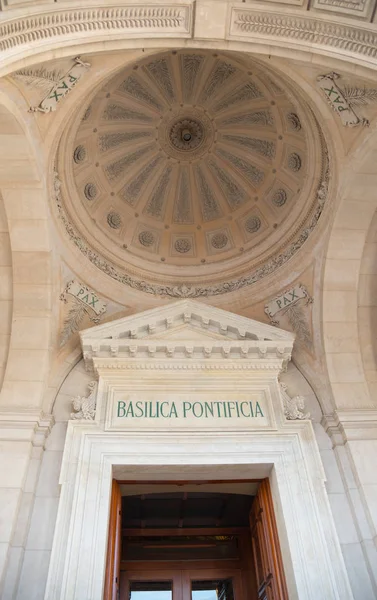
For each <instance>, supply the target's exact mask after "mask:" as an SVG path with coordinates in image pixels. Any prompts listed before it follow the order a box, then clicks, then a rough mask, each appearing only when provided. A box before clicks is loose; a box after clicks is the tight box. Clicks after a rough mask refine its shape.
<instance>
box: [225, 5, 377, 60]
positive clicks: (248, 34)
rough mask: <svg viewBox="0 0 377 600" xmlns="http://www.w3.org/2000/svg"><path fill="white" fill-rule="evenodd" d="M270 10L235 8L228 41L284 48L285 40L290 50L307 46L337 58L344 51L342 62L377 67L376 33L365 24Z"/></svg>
mask: <svg viewBox="0 0 377 600" xmlns="http://www.w3.org/2000/svg"><path fill="white" fill-rule="evenodd" d="M268 9H269V10H268ZM268 9H267V7H266V9H264V10H263V11H261V10H260V9H258V8H255V7H252V6H248V7H247V8H245V7H244V6H242V8H241V7H239V6H237V5H235V6H233V7H232V9H231V17H230V33H229V36H228V39H231V40H232V39H243V40H247V38H249V39H250V40H252V41H253V42H254V43H257V42H258V38H259V39H260V41H262V40H263V43H264V44H269V43H272V44H273V43H275V44H277V43H279V44H281V43H282V40H289V42H290V45H291V46H292V45H293V46H294V45H297V48H300V49H301V48H302V47H303V45H307V46H308V47H310V49H311V50H312V49H313V45H315V47H316V49H317V51H318V50H319V49H321V50H322V51H324V50H325V51H327V52H328V51H329V50H334V51H337V54H338V53H339V51H341V52H342V58H346V57H347V55H348V58H349V59H350V58H351V56H360V57H366V58H367V60H368V62H370V63H371V64H372V63H374V64H375V60H374V59H375V58H376V56H377V32H376V28H375V27H374V26H371V25H365V24H363V25H362V26H360V27H358V26H356V25H355V24H354V23H353V24H352V25H349V24H348V23H347V22H344V21H343V22H342V21H340V20H339V19H338V18H337V19H336V21H335V20H334V21H332V20H330V19H327V20H326V21H325V20H324V19H321V18H318V17H312V16H309V15H307V13H306V15H305V17H304V16H301V15H300V14H299V13H298V12H297V11H296V12H295V13H293V14H288V13H287V12H277V11H276V10H275V9H274V10H271V7H268ZM295 42H296V43H295Z"/></svg>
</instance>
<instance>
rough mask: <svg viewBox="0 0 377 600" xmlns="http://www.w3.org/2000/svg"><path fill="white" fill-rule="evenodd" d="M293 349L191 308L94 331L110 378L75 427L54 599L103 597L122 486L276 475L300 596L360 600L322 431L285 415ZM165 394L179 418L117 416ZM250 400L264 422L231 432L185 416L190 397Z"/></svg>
mask: <svg viewBox="0 0 377 600" xmlns="http://www.w3.org/2000/svg"><path fill="white" fill-rule="evenodd" d="M293 341H294V338H293V335H292V334H290V333H288V332H285V331H282V330H280V329H277V328H275V327H271V326H269V325H265V324H262V323H258V322H256V321H252V320H250V319H247V318H244V317H239V316H236V315H234V314H231V313H228V312H226V311H223V310H220V309H215V308H213V307H208V306H205V305H204V304H201V303H199V302H193V301H187V300H184V301H179V302H176V303H173V304H170V305H167V306H165V307H162V308H157V309H152V310H150V311H146V312H144V313H141V314H139V315H134V316H131V317H126V318H123V319H120V320H118V321H114V322H111V323H107V324H104V325H99V326H97V327H94V328H92V329H90V330H86V331H84V332H82V334H81V342H82V347H83V355H84V359H85V361H86V364H87V368H89V369H93V370H94V372H95V373H96V374H97V375H98V388H97V403H96V412H95V416H94V418H93V419H91V418H87V419H74V420H71V421H70V422H69V425H68V432H67V438H66V444H65V450H64V456H63V463H62V470H61V476H60V483H61V497H60V505H59V511H58V518H57V524H56V530H55V536H54V542H53V549H52V556H51V563H50V570H49V576H48V582H47V588H46V594H45V598H46V600H47V599H48V600H58V599H59V600H63V599H65V600H68V599H69V600H75V599H77V600H79V599H80V600H82V599H83V598H85V599H92V600H100V598H102V589H103V583H104V572H105V560H106V546H107V530H108V519H109V504H110V493H111V481H112V478H113V477H115V478H117V479H123V480H127V479H129V480H131V479H132V480H138V479H139V480H140V481H142V480H144V481H145V480H153V481H156V480H165V481H166V480H171V481H174V480H182V478H184V479H185V480H190V479H192V480H200V479H205V480H208V479H219V478H221V479H238V478H239V479H245V478H263V477H269V478H270V483H271V489H272V494H273V502H274V509H275V513H276V519H277V525H278V531H279V537H280V541H281V547H282V554H283V560H284V568H285V573H286V578H287V585H288V591H289V597H290V598H291V599H294V598H300V599H313V600H314V598H328V599H330V598H331V599H339V600H347V599H351V598H352V593H351V591H350V587H349V583H348V577H347V573H346V570H345V567H344V563H343V558H342V554H341V550H340V545H339V542H338V539H337V535H336V531H335V527H334V523H333V518H332V515H331V511H330V505H329V501H328V498H327V495H326V491H325V487H324V481H325V476H324V471H323V467H322V463H321V460H320V455H319V451H318V447H317V443H316V439H315V436H314V432H313V428H312V424H311V422H310V420H305V419H301V420H287V419H286V418H285V416H284V409H283V399H282V396H281V391H280V386H279V383H278V375H279V373H280V371H281V370H282V368H283V366H284V364H285V363H286V362H287V361H288V360H289V359H290V353H291V350H292V346H293ZM159 390H164V395H165V399H166V398H167V399H169V398H175V401H176V404H177V407H178V408H177V412H178V413H179V415H178V417H177V418H175V417H174V415H173V417H172V418H168V417H166V418H162V419H161V418H160V419H159V418H153V419H150V418H149V415H148V416H147V418H142V417H141V418H138V419H136V418H135V419H133V417H134V416H135V415H134V414H133V413H132V414H130V413H129V412H128V413H127V418H125V419H124V420H122V419H120V418H119V415H121V416H124V411H123V410H121V411H119V410H118V411H117V410H116V411H115V413H114V410H113V408H114V406H117V405H118V407H119V402H123V403H126V404H127V402H128V404H129V403H130V402H131V401H132V402H134V403H135V405H136V401H137V399H138V398H139V400H140V401H142V402H144V401H145V400H146V401H148V402H149V401H150V397H151V393H152V392H153V393H154V392H155V393H156V397H158V392H159ZM246 393H247V394H248V395H249V397H250V398H252V399H253V401H254V402H255V403H256V402H259V406H260V409H261V411H262V412H263V418H262V417H261V416H260V414H259V415H258V418H253V419H252V418H243V417H242V415H241V417H240V418H236V414H235V413H233V417H230V416H229V415H228V417H226V418H225V421H226V422H227V426H226V427H225V426H222V427H221V428H220V427H219V423H220V422H221V423H223V421H224V418H223V417H224V415H222V418H219V419H217V420H216V419H212V418H211V417H209V418H207V419H200V418H197V417H195V416H191V418H186V421H185V420H184V419H182V418H181V416H182V414H181V413H180V410H181V408H182V406H183V403H184V401H185V399H186V402H187V405H188V400H187V398H191V400H192V402H194V401H196V400H197V399H198V398H200V401H201V402H202V403H203V402H204V400H209V399H210V398H209V397H211V399H212V400H213V399H214V398H216V399H217V400H219V399H220V398H221V399H222V400H225V399H226V400H227V401H229V400H230V402H229V404H232V403H233V402H232V400H235V401H236V402H237V398H239V399H241V400H244V397H245V395H246ZM120 398H123V400H120ZM123 406H124V404H122V407H123ZM179 407H180V408H179ZM244 412H245V413H246V415H247V417H249V416H250V414H249V413H248V411H246V407H245V411H244ZM165 414H167V412H166V411H165ZM151 421H153V423H154V426H153V430H151V429H150V426H151ZM173 421H174V423H173ZM203 423H204V425H203Z"/></svg>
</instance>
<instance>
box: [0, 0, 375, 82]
mask: <svg viewBox="0 0 377 600" xmlns="http://www.w3.org/2000/svg"><path fill="white" fill-rule="evenodd" d="M221 4H226V3H221ZM194 5H195V1H194V0H186V1H185V2H177V3H170V4H164V3H161V2H158V3H156V5H155V6H153V4H152V5H151V3H149V4H148V5H144V6H143V5H138V6H137V7H135V5H134V4H132V5H127V3H122V4H118V5H115V6H111V7H106V8H104V7H102V6H99V5H98V4H92V5H91V6H88V4H87V3H85V5H84V6H82V7H78V6H77V4H76V3H75V4H74V5H73V6H72V4H71V5H70V3H65V4H64V7H63V6H60V5H54V6H53V7H50V6H46V5H43V7H41V6H34V7H30V8H29V9H28V14H27V15H26V16H25V13H24V11H23V10H22V9H15V10H11V11H7V12H6V13H3V14H2V19H1V21H0V40H1V41H0V53H1V54H2V61H1V62H2V67H1V69H0V76H3V75H7V74H8V73H11V72H12V71H14V70H17V69H19V68H21V67H27V66H30V65H31V64H34V63H36V62H45V61H48V60H51V59H57V58H63V57H66V56H70V55H72V54H74V53H80V52H85V53H94V52H98V51H104V50H107V51H117V50H124V49H127V48H134V49H135V48H156V45H157V47H161V48H162V47H164V48H169V47H176V46H177V43H178V45H179V46H181V45H186V46H187V47H213V44H214V43H215V44H216V48H218V49H224V50H225V49H227V50H229V49H233V50H240V51H246V52H250V51H251V52H254V53H257V54H267V55H269V56H280V57H281V56H285V57H289V58H295V59H296V60H302V59H303V60H308V57H310V58H309V60H310V61H311V62H314V63H317V64H323V59H324V57H326V58H327V59H329V58H330V59H333V60H335V61H338V62H339V63H340V62H344V63H345V64H346V63H348V64H349V68H351V70H352V71H356V70H359V71H360V68H363V67H364V68H366V69H372V70H376V68H377V62H376V57H377V31H376V28H375V26H374V25H373V24H370V23H366V22H364V21H357V20H354V19H348V18H342V17H339V16H337V15H336V16H332V15H329V14H326V15H321V14H316V13H314V14H313V15H311V14H310V13H308V12H305V13H300V12H299V11H297V10H295V9H290V7H288V6H284V8H283V9H282V10H281V11H279V10H278V9H277V8H276V6H263V10H262V9H261V8H260V7H259V6H252V5H250V4H249V5H246V6H243V7H240V6H232V5H230V6H229V7H228V8H229V9H228V10H224V7H223V6H222V10H219V11H218V14H217V20H218V22H217V23H216V24H215V26H214V27H209V29H208V32H207V30H206V25H205V24H206V15H205V14H204V13H203V10H204V11H205V9H203V7H201V10H196V11H194ZM203 23H204V25H203ZM196 36H197V38H196ZM110 38H111V39H110ZM195 38H196V39H195ZM207 38H208V39H207ZM314 46H315V51H314V52H313V47H314ZM351 65H352V66H351Z"/></svg>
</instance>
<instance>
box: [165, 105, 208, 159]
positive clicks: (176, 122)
mask: <svg viewBox="0 0 377 600" xmlns="http://www.w3.org/2000/svg"><path fill="white" fill-rule="evenodd" d="M172 112H173V111H169V112H168V114H167V115H166V117H165V118H164V119H163V121H162V124H161V126H160V128H159V136H158V142H159V144H160V147H161V149H162V150H164V152H165V153H166V154H167V156H170V157H172V158H176V159H178V160H179V161H181V162H182V161H183V162H186V161H187V162H189V161H192V160H195V159H198V158H200V157H202V156H204V155H205V154H207V153H208V150H209V149H210V148H211V147H212V145H213V142H214V139H215V133H216V129H215V127H214V126H213V124H212V123H211V119H210V118H209V117H208V116H207V115H206V114H205V113H204V111H200V110H198V109H196V110H195V109H193V108H192V107H185V106H183V107H180V108H179V109H177V110H176V111H174V115H173V116H172Z"/></svg>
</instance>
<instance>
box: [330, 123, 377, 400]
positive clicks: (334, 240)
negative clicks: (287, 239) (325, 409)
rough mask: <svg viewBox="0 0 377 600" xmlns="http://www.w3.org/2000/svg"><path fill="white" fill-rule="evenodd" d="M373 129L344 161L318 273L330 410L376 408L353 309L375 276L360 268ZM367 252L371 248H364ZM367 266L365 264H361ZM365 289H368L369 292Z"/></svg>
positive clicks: (370, 195)
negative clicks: (324, 257)
mask: <svg viewBox="0 0 377 600" xmlns="http://www.w3.org/2000/svg"><path fill="white" fill-rule="evenodd" d="M376 160H377V132H376V131H371V132H370V134H369V135H368V137H367V138H366V139H365V142H364V144H363V146H361V147H360V148H359V149H358V150H357V151H356V153H355V154H354V155H351V156H350V157H349V159H348V168H345V169H344V173H347V176H346V177H345V178H344V180H343V181H342V182H340V202H339V204H338V208H337V211H336V214H335V218H334V221H333V224H332V228H331V232H330V236H329V243H328V247H327V253H326V259H325V265H324V276H323V298H322V302H323V335H324V347H325V355H326V363H327V369H328V375H329V380H330V383H331V387H332V391H333V397H334V408H335V409H336V410H338V411H339V410H340V411H347V410H352V409H357V408H364V409H372V408H376V405H377V399H376V397H374V398H373V395H372V393H370V390H369V388H368V383H367V378H366V372H365V369H364V366H363V359H362V347H361V344H362V340H360V331H359V325H360V323H359V319H358V315H359V314H360V310H359V309H358V305H359V298H361V299H362V298H363V294H365V293H366V291H367V288H368V286H370V284H371V283H374V285H375V275H373V273H372V274H370V273H367V272H364V270H363V268H364V267H363V265H366V262H367V259H366V258H365V259H364V260H363V254H364V248H365V243H366V239H367V235H368V230H369V228H370V224H371V222H372V219H373V215H374V213H375V211H376V208H377V195H376V189H377V174H376V170H375V169H376V167H375V166H376ZM369 252H370V249H369ZM365 268H366V267H365ZM368 293H369V292H368Z"/></svg>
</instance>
